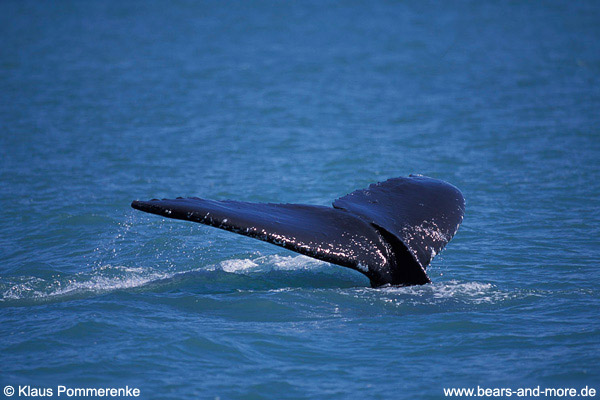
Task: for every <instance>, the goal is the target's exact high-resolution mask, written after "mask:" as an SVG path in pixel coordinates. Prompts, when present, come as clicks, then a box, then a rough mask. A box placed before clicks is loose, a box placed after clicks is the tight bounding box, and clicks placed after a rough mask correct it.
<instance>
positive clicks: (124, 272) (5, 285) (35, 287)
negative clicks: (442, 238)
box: [0, 255, 326, 302]
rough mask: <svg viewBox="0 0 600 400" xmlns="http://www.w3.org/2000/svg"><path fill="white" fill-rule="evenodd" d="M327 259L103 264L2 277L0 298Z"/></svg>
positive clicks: (312, 264)
mask: <svg viewBox="0 0 600 400" xmlns="http://www.w3.org/2000/svg"><path fill="white" fill-rule="evenodd" d="M325 265H326V263H323V262H320V261H317V260H312V259H310V258H308V257H305V256H295V257H292V256H279V255H268V256H260V257H257V258H254V259H250V258H247V259H243V258H242V259H229V260H224V261H221V262H220V263H219V264H216V265H209V266H206V267H200V268H194V269H188V270H183V271H174V270H167V271H165V270H160V271H159V270H156V269H152V268H143V267H127V266H112V265H105V266H100V267H95V268H93V269H92V270H91V271H89V272H80V273H76V274H73V275H66V276H65V275H63V276H61V275H60V274H57V275H56V276H55V277H53V278H51V279H42V278H39V277H34V276H20V277H12V278H1V280H0V302H1V301H10V300H33V301H36V300H47V299H53V298H60V297H69V296H77V295H86V294H101V293H106V292H112V291H116V290H124V289H133V288H138V287H143V286H147V285H150V284H153V283H156V282H160V281H164V280H170V279H172V278H175V277H177V276H181V275H185V274H190V273H194V272H201V271H216V270H221V271H223V272H227V273H233V274H248V273H263V272H268V271H273V270H294V269H307V268H308V269H310V268H319V267H324V266H325Z"/></svg>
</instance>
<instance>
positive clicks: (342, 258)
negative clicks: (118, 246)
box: [131, 175, 465, 287]
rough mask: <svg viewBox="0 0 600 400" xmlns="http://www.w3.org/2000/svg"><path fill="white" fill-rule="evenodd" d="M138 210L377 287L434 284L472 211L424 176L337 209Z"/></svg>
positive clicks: (361, 193)
mask: <svg viewBox="0 0 600 400" xmlns="http://www.w3.org/2000/svg"><path fill="white" fill-rule="evenodd" d="M131 206H132V207H133V208H135V209H138V210H141V211H145V212H148V213H152V214H158V215H162V216H164V217H168V218H175V219H183V220H187V221H193V222H199V223H201V224H205V225H210V226H214V227H216V228H220V229H225V230H227V231H231V232H235V233H239V234H241V235H245V236H250V237H253V238H256V239H260V240H263V241H265V242H269V243H273V244H276V245H278V246H281V247H285V248H286V249H289V250H292V251H295V252H297V253H300V254H304V255H307V256H309V257H313V258H316V259H319V260H323V261H327V262H330V263H333V264H337V265H341V266H344V267H348V268H352V269H354V270H357V271H359V272H362V273H363V274H365V275H366V276H367V277H368V278H369V280H370V282H371V286H373V287H378V286H382V285H385V284H391V285H422V284H425V283H430V282H431V281H430V279H429V277H428V276H427V273H426V268H427V266H428V265H429V263H430V262H431V260H432V259H433V257H435V255H436V254H438V253H439V252H440V251H441V250H442V249H443V248H444V246H446V244H447V243H448V242H449V241H450V239H452V237H453V236H454V234H455V233H456V231H457V230H458V227H459V225H460V224H461V222H462V220H463V216H464V212H465V200H464V198H463V195H462V193H461V192H460V191H459V190H458V189H457V188H456V187H454V186H452V185H451V184H449V183H447V182H444V181H441V180H438V179H433V178H428V177H425V176H421V175H410V176H409V177H400V178H392V179H388V180H387V181H385V182H380V183H375V184H372V185H370V186H369V187H368V188H367V189H361V190H356V191H354V192H352V193H350V194H348V195H346V196H343V197H340V198H339V199H337V200H335V201H334V202H333V207H324V206H314V205H304V204H272V203H248V202H242V201H233V200H206V199H200V198H197V197H192V198H181V197H179V198H177V199H173V200H169V199H163V200H157V199H154V200H149V201H137V200H136V201H134V202H132V203H131Z"/></svg>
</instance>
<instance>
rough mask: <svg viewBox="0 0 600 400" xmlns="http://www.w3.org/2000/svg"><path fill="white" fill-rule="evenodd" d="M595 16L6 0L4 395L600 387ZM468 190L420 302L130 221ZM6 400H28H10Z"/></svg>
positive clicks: (2, 51) (374, 393)
mask: <svg viewBox="0 0 600 400" xmlns="http://www.w3.org/2000/svg"><path fill="white" fill-rule="evenodd" d="M599 21H600V3H598V2H595V1H577V2H566V1H544V2H520V1H518V2H479V1H452V2H429V1H423V2H396V1H377V2H366V1H364V2H361V1H298V2H277V1H252V2H242V1H231V2H213V1H173V2H159V1H147V2H146V1H139V2H137V1H134V2H121V1H110V0H107V1H92V2H78V1H56V2H41V1H21V0H19V1H10V0H6V1H2V2H1V3H0V37H1V38H2V41H1V42H2V45H1V46H0V96H1V97H0V202H1V209H2V218H0V275H1V276H0V359H1V363H0V364H1V365H0V384H1V386H4V385H7V384H10V385H13V386H18V385H32V386H36V387H54V388H55V387H56V385H67V386H71V387H118V386H124V385H129V386H133V387H138V388H139V389H140V390H141V393H142V396H141V397H142V398H147V399H190V398H210V399H213V398H216V397H219V398H221V399H300V398H318V399H350V398H356V399H363V398H373V399H388V398H397V399H404V398H406V399H421V398H422V399H439V398H443V388H444V387H461V386H466V387H469V386H477V385H480V386H483V387H513V388H516V387H519V386H536V385H541V386H542V387H544V386H546V387H556V386H567V387H575V388H581V387H584V386H586V385H588V386H592V387H594V386H595V387H596V388H597V389H598V390H600V384H599V382H600V320H599V318H598V315H599V311H600V289H598V281H599V279H600V272H599V270H598V268H599V265H600V239H599V237H600V161H599V160H600V23H599ZM410 173H420V174H424V175H428V176H431V177H435V178H438V179H443V180H446V181H448V182H451V183H452V184H454V185H456V186H457V187H459V188H460V189H461V190H462V192H463V194H464V196H465V198H466V201H467V211H466V215H465V220H464V222H463V225H462V226H461V228H460V230H459V231H458V234H457V235H456V237H455V238H454V239H453V240H452V241H451V242H450V243H449V245H448V247H447V249H446V250H445V251H444V252H443V253H442V254H441V255H438V256H437V258H436V259H435V260H434V261H433V263H432V265H431V266H430V267H429V269H428V273H429V274H430V276H431V278H432V280H433V282H434V283H433V284H431V285H426V286H420V287H405V288H394V287H388V288H383V289H371V288H369V284H368V280H367V279H366V278H365V277H364V276H362V275H361V274H359V273H357V272H355V271H352V270H349V269H345V268H342V267H338V266H335V265H331V264H327V263H324V262H319V261H316V260H313V259H310V258H307V257H304V256H299V255H297V254H295V253H291V252H289V251H287V250H285V249H282V248H279V247H275V246H272V245H270V244H267V243H263V242H260V241H257V240H253V239H250V238H246V237H242V236H238V235H234V234H231V233H228V232H225V231H220V230H217V229H214V228H210V227H205V226H201V225H199V224H193V223H189V222H182V221H174V220H168V219H163V218H161V217H158V216H154V215H148V214H143V213H140V212H138V211H135V210H132V209H131V208H130V207H129V204H130V202H131V200H134V199H150V198H161V197H171V198H172V197H176V196H201V197H206V198H213V199H226V198H230V199H236V200H244V201H258V202H266V201H269V202H298V203H308V204H319V205H329V204H330V203H331V201H333V200H334V199H335V198H337V197H339V196H341V195H344V194H346V193H348V192H350V191H352V190H355V189H358V188H363V187H366V186H367V185H368V184H369V183H372V182H377V181H382V180H385V179H388V178H391V177H395V176H406V175H408V174H410ZM15 398H16V397H15Z"/></svg>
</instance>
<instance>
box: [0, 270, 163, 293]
mask: <svg viewBox="0 0 600 400" xmlns="http://www.w3.org/2000/svg"><path fill="white" fill-rule="evenodd" d="M173 275H174V274H173V273H169V272H159V271H152V270H147V269H145V268H132V267H123V266H110V265H107V266H102V267H98V268H94V269H93V270H92V271H91V272H88V273H83V272H82V273H77V274H74V275H71V276H65V277H56V278H53V279H49V280H46V279H40V278H37V277H17V278H14V279H13V280H12V281H9V282H5V283H2V287H3V289H4V290H3V291H2V295H1V297H0V301H6V300H22V299H29V300H39V299H50V298H54V297H62V296H70V295H77V294H82V293H103V292H110V291H114V290H120V289H130V288H135V287H139V286H143V285H146V284H148V283H151V282H155V281H158V280H162V279H167V278H170V277H172V276H173ZM4 287H5V288H4Z"/></svg>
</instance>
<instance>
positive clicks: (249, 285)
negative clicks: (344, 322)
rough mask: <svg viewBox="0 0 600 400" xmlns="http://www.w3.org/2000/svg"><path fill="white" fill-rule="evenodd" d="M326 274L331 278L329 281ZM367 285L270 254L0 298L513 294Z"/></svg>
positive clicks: (57, 282) (468, 286)
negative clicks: (186, 292)
mask: <svg viewBox="0 0 600 400" xmlns="http://www.w3.org/2000/svg"><path fill="white" fill-rule="evenodd" d="M340 273H341V274H342V279H341V280H340ZM328 277H330V278H331V279H330V280H329V282H327V278H328ZM240 278H242V279H244V278H245V281H244V280H242V281H240ZM257 281H258V283H257ZM324 281H325V284H323V282H324ZM265 282H267V284H265ZM367 284H368V282H366V281H365V280H364V279H363V277H362V275H359V274H357V273H354V272H353V271H348V270H346V269H342V268H338V267H335V266H331V265H329V264H327V263H325V262H321V261H318V260H315V259H312V258H309V257H305V256H280V255H267V256H259V257H256V258H242V259H228V260H224V261H221V262H220V263H218V264H214V265H209V266H205V267H200V268H195V269H188V270H183V271H176V270H173V269H172V268H171V269H169V270H167V271H165V270H157V269H152V268H142V267H126V266H111V265H105V266H100V267H95V268H93V269H92V270H91V271H89V272H80V273H76V274H71V275H63V276H55V277H53V278H52V279H41V278H38V277H31V276H21V277H12V278H1V279H0V302H4V303H5V305H18V304H20V303H23V302H26V303H30V302H34V303H37V302H47V301H65V300H70V299H74V298H85V297H90V296H96V295H101V294H106V293H111V292H116V291H123V290H133V289H137V290H138V291H139V290H142V291H146V290H156V289H161V288H163V290H164V289H172V290H178V289H181V288H182V287H187V288H194V289H195V290H196V293H197V294H204V292H206V293H211V291H210V290H208V291H207V290H206V288H207V287H211V286H218V287H220V288H221V289H223V288H225V290H223V291H224V292H229V293H232V292H234V293H235V292H237V293H239V292H261V293H264V292H271V293H280V292H283V291H289V290H291V291H296V290H299V289H293V287H296V288H298V287H300V288H304V289H306V290H307V291H309V292H313V293H314V290H326V291H335V292H336V293H337V295H342V296H352V297H353V298H354V299H358V300H361V301H366V302H369V303H372V302H373V301H376V302H379V303H382V304H387V305H410V304H412V305H417V304H427V305H435V304H441V303H447V302H451V303H464V304H493V303H497V302H501V301H504V300H507V299H509V298H511V297H514V296H515V294H514V293H509V292H505V291H501V290H499V289H498V288H496V287H495V286H494V285H492V284H489V283H479V282H459V281H448V282H438V283H434V284H431V285H426V286H412V287H393V286H388V287H383V288H380V289H371V288H367V287H364V286H365V285H367ZM319 285H320V286H319ZM203 289H204V290H203Z"/></svg>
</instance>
